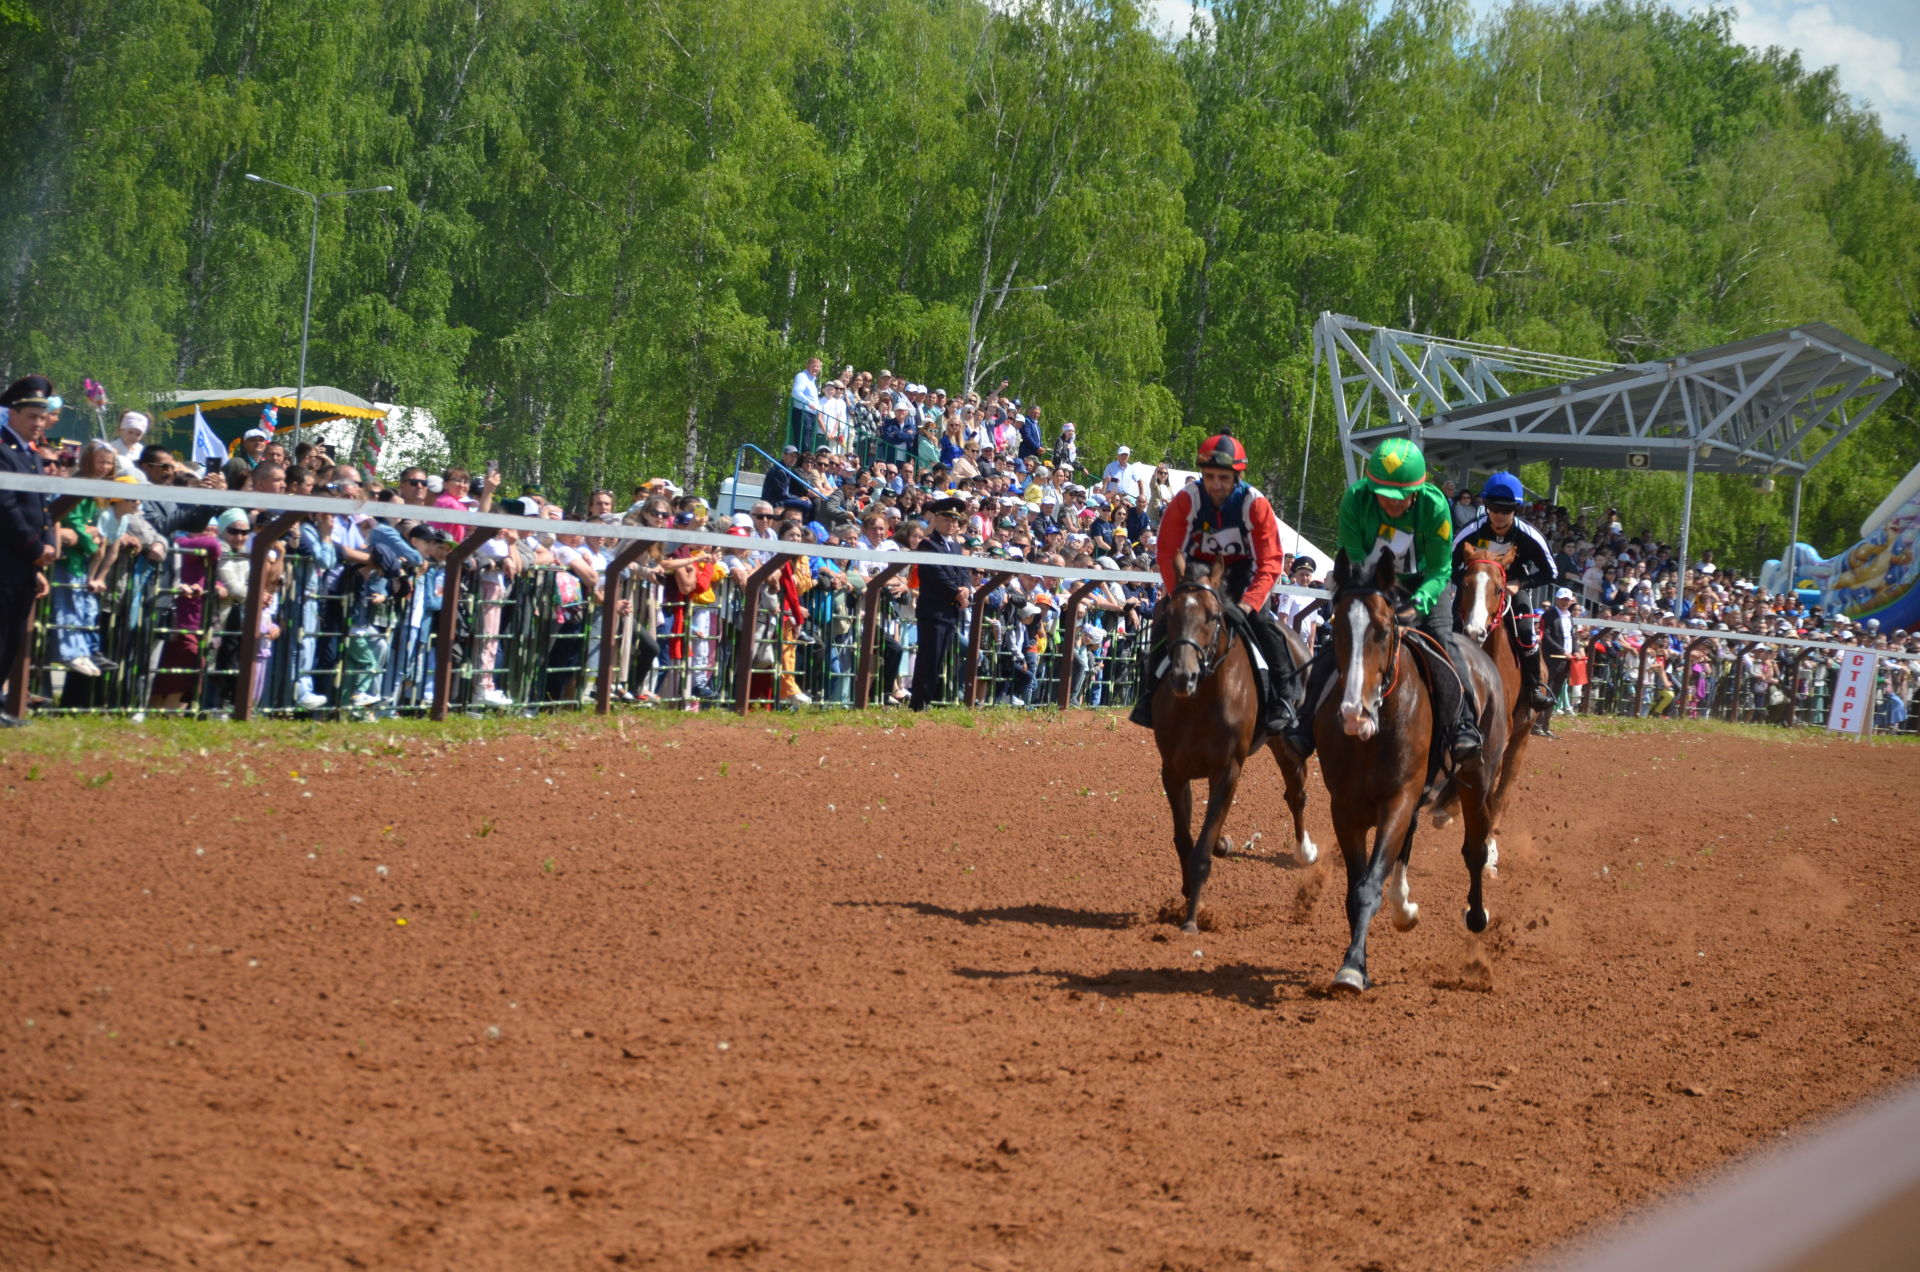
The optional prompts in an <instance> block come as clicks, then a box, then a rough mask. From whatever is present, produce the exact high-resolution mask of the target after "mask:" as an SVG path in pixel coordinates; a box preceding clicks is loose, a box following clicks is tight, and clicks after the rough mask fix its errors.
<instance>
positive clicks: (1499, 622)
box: [1433, 548, 1537, 875]
mask: <svg viewBox="0 0 1920 1272" xmlns="http://www.w3.org/2000/svg"><path fill="white" fill-rule="evenodd" d="M1513 557H1514V549H1512V548H1496V549H1491V550H1486V549H1480V548H1468V549H1467V568H1466V570H1465V572H1464V573H1462V574H1461V576H1460V582H1459V601H1458V605H1457V608H1456V610H1455V613H1454V622H1455V625H1456V626H1457V627H1458V629H1459V630H1460V632H1461V633H1462V634H1463V635H1465V636H1466V638H1467V639H1468V640H1470V641H1472V642H1474V643H1475V644H1477V645H1479V646H1480V648H1481V649H1483V650H1485V651H1486V654H1487V657H1488V658H1490V659H1492V660H1493V665H1494V667H1495V669H1497V670H1498V671H1499V673H1500V684H1501V688H1502V692H1503V696H1502V699H1501V700H1502V701H1503V702H1505V704H1506V715H1507V750H1506V754H1505V755H1504V756H1502V757H1501V761H1500V776H1499V779H1498V780H1497V781H1496V782H1495V783H1494V787H1493V795H1492V797H1491V803H1492V808H1491V816H1492V819H1493V826H1492V830H1491V831H1490V832H1489V833H1488V836H1487V873H1488V874H1490V875H1495V874H1498V873H1499V872H1500V871H1499V867H1500V841H1499V831H1500V814H1501V812H1502V811H1503V810H1504V809H1505V808H1506V806H1507V792H1508V790H1510V789H1511V788H1512V786H1513V779H1514V778H1515V777H1516V776H1517V775H1518V774H1519V772H1520V759H1521V757H1522V756H1524V755H1525V754H1526V752H1527V739H1528V738H1529V737H1531V736H1533V720H1534V716H1535V715H1536V714H1537V713H1536V712H1535V711H1534V709H1533V705H1532V704H1531V703H1529V702H1528V701H1527V700H1526V698H1525V697H1524V696H1523V695H1522V693H1521V689H1520V660H1519V657H1518V656H1517V655H1516V654H1515V653H1514V652H1513V642H1512V641H1511V640H1510V639H1508V637H1507V629H1506V617H1507V607H1508V605H1509V604H1510V600H1511V596H1512V594H1511V593H1510V592H1509V591H1508V590H1507V567H1509V566H1510V565H1512V564H1513ZM1536 656H1537V655H1536ZM1458 804H1459V801H1458V800H1457V799H1456V800H1449V801H1447V803H1445V804H1443V805H1440V806H1438V807H1436V808H1435V809H1434V810H1433V824H1434V826H1436V827H1444V826H1446V825H1448V824H1449V823H1451V822H1452V821H1453V817H1454V814H1455V813H1456V812H1458Z"/></svg>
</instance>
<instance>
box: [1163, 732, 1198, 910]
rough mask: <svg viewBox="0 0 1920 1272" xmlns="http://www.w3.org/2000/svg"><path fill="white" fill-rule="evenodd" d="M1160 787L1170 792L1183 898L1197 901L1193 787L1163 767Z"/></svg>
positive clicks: (1169, 808)
mask: <svg viewBox="0 0 1920 1272" xmlns="http://www.w3.org/2000/svg"><path fill="white" fill-rule="evenodd" d="M1160 785H1161V786H1162V787H1163V788H1164V789H1165V790H1166V792H1167V810H1168V811H1169V812H1171V813H1172V814H1173V851H1174V855H1175V856H1177V857H1179V858H1180V895H1181V896H1183V897H1185V898H1187V899H1188V900H1189V901H1191V900H1192V899H1193V893H1194V882H1193V867H1192V865H1191V864H1190V863H1191V862H1192V860H1193V784H1192V783H1190V782H1189V781H1187V779H1186V778H1184V777H1175V776H1174V775H1173V771H1172V769H1170V768H1168V767H1167V766H1166V765H1162V766H1161V767H1160Z"/></svg>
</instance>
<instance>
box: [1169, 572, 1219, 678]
mask: <svg viewBox="0 0 1920 1272" xmlns="http://www.w3.org/2000/svg"><path fill="white" fill-rule="evenodd" d="M1182 592H1205V593H1206V594H1207V595H1208V596H1211V597H1212V598H1213V600H1214V604H1216V605H1218V606H1219V607H1220V611H1221V612H1220V613H1217V614H1215V615H1214V618H1215V619H1216V620H1217V621H1218V622H1219V623H1220V626H1221V628H1222V629H1223V630H1225V629H1227V627H1228V625H1227V621H1226V613H1225V611H1226V605H1227V600H1226V598H1225V597H1224V596H1221V595H1220V593H1219V592H1218V591H1217V590H1215V588H1214V586H1213V584H1211V583H1202V582H1200V581H1199V580H1198V579H1183V580H1181V582H1180V583H1179V584H1178V585H1177V586H1176V587H1175V588H1174V589H1173V594H1174V595H1175V596H1178V595H1180V593H1182ZM1182 645H1187V646H1190V647H1191V648H1192V649H1193V652H1194V653H1195V654H1197V655H1199V658H1200V679H1202V680H1205V679H1206V678H1207V677H1209V676H1211V675H1212V674H1213V673H1214V672H1216V671H1218V670H1219V669H1220V664H1221V663H1222V662H1224V661H1226V657H1227V652H1228V650H1231V649H1232V648H1233V636H1232V632H1231V631H1230V630H1228V636H1227V648H1226V649H1220V648H1218V647H1217V646H1218V642H1217V641H1216V642H1215V647H1214V648H1209V647H1207V646H1205V645H1202V644H1201V643H1200V642H1199V641H1197V640H1195V639H1193V637H1191V636H1181V637H1178V638H1176V639H1173V640H1169V641H1168V642H1167V653H1168V654H1169V655H1171V654H1172V653H1173V651H1174V650H1176V649H1178V648H1180V647H1181V646H1182Z"/></svg>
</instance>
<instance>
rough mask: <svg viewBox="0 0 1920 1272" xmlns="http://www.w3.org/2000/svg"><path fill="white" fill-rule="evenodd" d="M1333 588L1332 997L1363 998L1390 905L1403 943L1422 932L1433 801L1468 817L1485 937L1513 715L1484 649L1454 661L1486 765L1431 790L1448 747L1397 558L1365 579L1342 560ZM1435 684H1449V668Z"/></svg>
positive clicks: (1327, 762) (1324, 743)
mask: <svg viewBox="0 0 1920 1272" xmlns="http://www.w3.org/2000/svg"><path fill="white" fill-rule="evenodd" d="M1332 583H1333V600H1332V602H1331V604H1330V605H1329V610H1330V613H1329V616H1328V623H1329V624H1330V625H1331V627H1332V629H1333V656H1334V668H1335V675H1336V676H1337V677H1338V679H1337V680H1336V681H1335V684H1336V685H1337V686H1338V692H1337V693H1329V694H1327V695H1326V696H1325V698H1324V699H1323V700H1322V701H1321V702H1320V704H1319V709H1318V713H1317V717H1316V719H1315V726H1314V731H1315V734H1316V736H1318V738H1319V739H1320V776H1321V778H1322V780H1324V781H1325V782H1326V784H1327V795H1328V797H1329V798H1330V800H1331V802H1332V805H1333V827H1334V831H1335V833H1336V834H1337V835H1338V836H1339V838H1340V855H1341V856H1342V857H1343V858H1344V859H1345V860H1346V865H1347V923H1348V925H1349V927H1350V929H1351V940H1350V943H1349V944H1348V946H1347V953H1346V958H1345V960H1344V961H1343V962H1342V963H1341V965H1340V971H1339V973H1338V974H1337V975H1336V976H1335V977H1334V980H1333V991H1334V992H1335V993H1336V994H1358V993H1360V992H1361V991H1363V990H1365V989H1366V988H1367V984H1368V981H1367V929H1368V926H1369V925H1370V924H1371V923H1372V922H1373V916H1374V915H1375V914H1377V913H1378V912H1379V909H1380V903H1381V900H1382V898H1383V894H1384V898H1385V900H1386V901H1387V903H1388V905H1389V906H1390V908H1391V917H1392V919H1393V925H1394V927H1396V928H1398V929H1399V930H1400V931H1402V932H1404V931H1406V930H1407V929H1409V928H1411V927H1413V925H1414V924H1416V923H1418V922H1419V921H1420V907H1419V906H1418V905H1416V904H1414V902H1413V901H1412V900H1411V899H1410V898H1409V897H1408V895H1407V862H1408V859H1409V858H1410V857H1411V856H1412V854H1413V831H1414V825H1415V822H1416V819H1417V816H1418V814H1419V811H1420V807H1421V805H1422V804H1423V803H1426V802H1427V801H1428V800H1429V798H1431V797H1433V796H1434V795H1436V794H1437V795H1439V796H1441V797H1450V796H1452V795H1454V794H1455V793H1457V796H1458V798H1459V800H1460V804H1461V807H1462V809H1463V811H1464V813H1465V820H1466V829H1467V834H1466V840H1465V842H1463V843H1462V844H1461V846H1460V854H1461V856H1462V857H1464V858H1465V859H1466V863H1467V911H1466V920H1467V930H1468V931H1470V932H1482V931H1485V930H1486V926H1487V910H1486V905H1485V900H1484V897H1483V896H1482V891H1481V875H1482V872H1483V869H1484V867H1485V865H1486V859H1487V833H1488V831H1489V830H1490V829H1491V826H1492V817H1491V814H1490V811H1489V809H1488V800H1487V796H1488V793H1489V791H1490V789H1491V782H1490V780H1489V778H1490V775H1492V774H1495V773H1497V772H1498V771H1499V768H1500V757H1501V754H1502V753H1503V752H1504V750H1505V748H1506V741H1507V715H1506V712H1505V710H1504V708H1503V707H1501V706H1498V705H1496V704H1498V703H1499V702H1500V680H1499V676H1498V673H1496V672H1495V671H1494V669H1493V664H1492V663H1490V662H1489V661H1488V660H1487V658H1486V655H1484V654H1482V653H1481V652H1480V651H1479V650H1478V649H1472V648H1462V649H1460V650H1459V651H1458V653H1457V657H1458V659H1459V661H1460V663H1462V664H1464V665H1461V666H1459V674H1461V675H1463V676H1468V677H1471V678H1472V682H1473V685H1474V692H1475V698H1476V700H1477V701H1478V702H1479V703H1480V729H1481V732H1482V734H1483V735H1484V737H1485V739H1486V743H1485V745H1484V746H1483V747H1482V748H1481V750H1480V752H1479V754H1477V755H1475V756H1473V757H1471V758H1470V759H1467V760H1465V761H1463V762H1461V764H1460V765H1459V766H1458V767H1457V768H1456V769H1455V770H1454V771H1453V772H1452V773H1451V774H1448V775H1445V776H1443V777H1442V778H1440V779H1439V780H1437V781H1436V782H1435V783H1434V788H1437V789H1434V788H1430V787H1429V783H1428V774H1429V769H1430V766H1429V763H1428V761H1429V758H1430V754H1431V748H1432V747H1434V746H1435V745H1441V746H1444V745H1445V742H1444V740H1437V739H1436V738H1435V736H1434V724H1435V721H1434V718H1433V703H1432V698H1431V696H1430V694H1429V693H1428V690H1427V685H1426V682H1425V681H1424V680H1422V679H1421V674H1420V668H1419V667H1418V666H1417V665H1416V658H1417V657H1418V655H1416V654H1415V652H1414V651H1413V649H1412V648H1410V642H1411V641H1413V640H1425V639H1428V638H1427V637H1426V636H1425V634H1424V633H1420V634H1417V635H1416V634H1415V633H1413V632H1412V631H1411V630H1410V629H1409V628H1406V627H1403V626H1401V625H1400V623H1399V621H1398V620H1397V618H1396V617H1395V611H1396V609H1398V607H1399V606H1400V605H1402V604H1404V603H1405V597H1404V594H1403V593H1402V592H1401V590H1400V585H1399V578H1398V576H1397V574H1396V572H1395V569H1394V561H1393V556H1392V554H1391V553H1389V552H1385V551H1381V552H1377V553H1376V554H1375V557H1374V559H1373V560H1372V561H1370V562H1369V563H1368V566H1367V567H1365V568H1362V569H1360V570H1356V569H1354V568H1353V564H1352V562H1350V561H1349V560H1348V559H1347V556H1346V554H1345V553H1344V552H1343V553H1341V554H1340V556H1339V557H1338V559H1337V560H1336V562H1335V564H1334V570H1333V579H1332ZM1438 674H1441V675H1446V674H1450V673H1449V672H1448V670H1447V669H1446V668H1444V667H1443V668H1441V669H1440V670H1439V673H1438ZM1442 732H1443V733H1444V730H1442ZM1369 834H1371V835H1372V839H1373V842H1372V846H1371V849H1369V846H1368V842H1367V839H1368V835H1369ZM1389 871H1391V872H1392V877H1391V879H1389V877H1388V874H1389Z"/></svg>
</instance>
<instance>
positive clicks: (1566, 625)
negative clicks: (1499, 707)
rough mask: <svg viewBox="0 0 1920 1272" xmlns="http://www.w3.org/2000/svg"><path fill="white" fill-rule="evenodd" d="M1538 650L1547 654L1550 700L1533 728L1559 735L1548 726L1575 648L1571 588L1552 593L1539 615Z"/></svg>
mask: <svg viewBox="0 0 1920 1272" xmlns="http://www.w3.org/2000/svg"><path fill="white" fill-rule="evenodd" d="M1540 622H1541V627H1542V630H1541V633H1540V650H1541V652H1542V653H1544V654H1545V655H1546V656H1547V692H1548V693H1550V694H1551V695H1552V702H1549V703H1548V705H1547V706H1546V707H1544V708H1542V709H1541V711H1540V719H1539V721H1538V722H1537V723H1535V724H1534V726H1533V731H1534V733H1535V734H1537V735H1538V736H1540V737H1543V738H1558V737H1559V736H1560V735H1559V734H1557V733H1555V732H1554V731H1553V730H1552V729H1550V728H1548V727H1547V722H1548V721H1549V720H1551V719H1552V718H1553V703H1557V702H1559V701H1560V695H1561V694H1562V693H1564V692H1565V691H1566V687H1567V672H1568V670H1569V669H1570V668H1571V667H1572V665H1573V663H1572V659H1573V653H1574V649H1575V648H1576V645H1577V641H1578V638H1577V637H1575V635H1574V632H1573V592H1572V591H1571V589H1568V588H1564V587H1563V588H1560V589H1559V590H1558V591H1556V592H1555V593H1554V594H1553V604H1552V605H1551V606H1549V607H1548V608H1547V612H1546V613H1545V614H1542V615H1541V616H1540Z"/></svg>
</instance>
